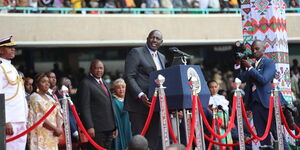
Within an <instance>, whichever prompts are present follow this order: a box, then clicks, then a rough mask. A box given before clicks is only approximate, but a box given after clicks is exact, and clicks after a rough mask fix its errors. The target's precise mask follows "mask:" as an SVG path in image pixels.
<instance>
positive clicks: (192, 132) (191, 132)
mask: <svg viewBox="0 0 300 150" xmlns="http://www.w3.org/2000/svg"><path fill="white" fill-rule="evenodd" d="M195 123H196V96H195V95H192V123H191V127H190V128H191V130H190V138H189V142H188V145H187V147H186V150H190V149H191V146H192V144H193V139H194V132H195Z"/></svg>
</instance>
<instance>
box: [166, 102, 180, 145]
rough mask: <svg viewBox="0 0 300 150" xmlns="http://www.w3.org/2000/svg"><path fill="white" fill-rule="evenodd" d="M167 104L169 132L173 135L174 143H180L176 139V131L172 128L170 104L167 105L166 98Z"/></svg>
mask: <svg viewBox="0 0 300 150" xmlns="http://www.w3.org/2000/svg"><path fill="white" fill-rule="evenodd" d="M165 100H166V101H165V104H166V113H167V119H168V128H169V131H170V135H171V138H172V140H173V142H174V143H178V141H177V139H176V136H175V134H174V130H173V128H172V124H171V120H170V115H169V110H168V104H167V98H166V97H165Z"/></svg>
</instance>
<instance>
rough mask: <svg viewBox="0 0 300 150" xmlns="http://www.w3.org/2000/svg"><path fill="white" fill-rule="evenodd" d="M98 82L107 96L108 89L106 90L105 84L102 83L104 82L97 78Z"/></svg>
mask: <svg viewBox="0 0 300 150" xmlns="http://www.w3.org/2000/svg"><path fill="white" fill-rule="evenodd" d="M99 82H100V85H101V87H102V89H103V90H104V92H105V94H106V95H107V96H109V93H108V90H107V88H106V86H105V85H104V83H103V82H102V81H101V80H99Z"/></svg>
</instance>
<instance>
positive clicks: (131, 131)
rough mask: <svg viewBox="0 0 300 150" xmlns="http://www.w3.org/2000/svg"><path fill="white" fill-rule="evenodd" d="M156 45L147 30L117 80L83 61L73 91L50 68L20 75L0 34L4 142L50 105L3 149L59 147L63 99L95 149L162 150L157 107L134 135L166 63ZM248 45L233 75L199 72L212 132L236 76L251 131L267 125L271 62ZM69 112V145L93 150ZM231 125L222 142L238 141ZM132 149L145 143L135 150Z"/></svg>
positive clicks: (295, 74) (226, 108)
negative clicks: (85, 68) (249, 55)
mask: <svg viewBox="0 0 300 150" xmlns="http://www.w3.org/2000/svg"><path fill="white" fill-rule="evenodd" d="M162 43H163V36H162V33H161V32H160V31H159V30H153V31H151V32H150V33H149V35H148V37H147V42H146V44H145V45H144V46H143V47H137V48H133V49H132V50H131V51H130V52H129V53H128V54H127V57H126V60H125V72H124V75H123V78H117V79H113V81H112V82H106V80H105V79H104V72H105V68H104V65H103V63H102V61H101V60H93V61H92V62H91V63H90V70H89V74H88V75H86V76H85V77H83V78H82V80H81V81H80V83H79V85H78V88H77V89H74V88H73V86H72V82H71V80H70V79H69V78H68V77H59V79H58V80H57V78H56V77H57V75H56V74H55V73H54V72H53V71H49V72H45V73H39V74H37V75H36V76H35V77H34V78H30V77H24V76H21V75H20V73H19V72H18V71H17V70H16V68H15V67H14V66H13V65H11V60H12V59H13V58H14V56H15V48H14V46H15V44H14V42H13V40H12V36H10V37H8V38H4V39H2V40H1V41H0V60H1V64H0V67H1V68H0V79H1V80H0V85H1V90H0V91H1V92H2V93H4V94H5V111H6V137H7V139H9V138H11V137H14V136H16V135H18V134H20V133H21V132H23V131H25V130H26V128H28V127H31V126H33V125H34V124H35V123H36V122H37V121H38V120H40V119H41V118H42V117H43V116H44V115H45V114H46V113H47V112H48V111H49V109H50V108H51V107H52V106H54V105H57V107H55V109H54V110H53V111H52V112H51V113H50V115H49V116H48V117H47V118H46V120H45V121H43V122H42V123H41V124H40V125H38V126H37V127H36V128H35V129H34V130H33V131H31V132H30V133H29V134H28V135H25V136H22V137H21V138H18V139H16V140H14V141H12V142H9V143H7V145H6V146H7V149H8V150H13V149H16V150H22V149H25V146H26V147H27V149H29V150H38V149H50V150H56V149H59V147H60V146H63V145H64V144H65V142H66V141H65V136H66V135H64V124H63V120H64V117H66V116H63V114H62V105H63V104H62V99H64V98H65V97H69V98H70V99H71V100H72V101H73V102H74V104H75V106H76V108H77V110H78V113H79V116H80V120H81V121H82V123H83V126H84V128H85V129H86V130H87V133H88V135H89V136H90V137H91V138H92V139H93V140H94V141H95V142H96V143H97V144H99V145H100V146H102V147H104V148H106V149H115V150H124V149H126V148H128V150H138V149H139V150H142V149H151V150H159V149H161V146H162V144H161V138H162V137H161V134H160V128H159V127H160V125H159V124H160V122H159V113H158V112H154V113H153V116H152V121H151V125H150V127H149V129H148V131H147V132H146V134H145V137H142V136H137V135H138V134H140V133H141V131H142V130H143V127H144V125H145V122H146V120H147V115H148V112H149V107H150V106H151V101H149V95H147V94H148V90H149V86H150V85H149V77H150V73H151V72H153V71H158V70H161V69H165V68H166V66H165V64H166V58H165V56H164V55H163V54H162V53H160V52H159V51H158V49H159V48H160V47H161V45H162ZM251 48H252V52H253V53H254V56H255V58H256V60H255V62H256V63H255V64H250V63H249V62H248V61H245V60H239V61H237V62H236V64H235V66H234V72H227V73H226V74H225V75H224V77H223V74H222V73H221V71H219V70H218V69H216V68H215V69H213V70H212V73H211V74H212V76H210V78H208V77H207V75H206V78H207V81H208V79H209V80H210V81H208V82H207V85H208V87H209V90H210V93H211V97H210V99H209V107H208V114H210V115H207V117H211V118H214V119H217V120H221V121H219V122H218V123H219V124H218V125H217V126H219V128H217V130H216V132H217V133H220V134H222V133H224V132H225V131H226V129H227V127H228V124H229V121H228V118H229V116H230V112H231V107H232V101H231V100H232V98H231V97H230V95H231V93H232V91H233V87H232V81H233V78H234V77H239V78H240V79H241V80H242V81H243V82H246V86H245V87H241V88H242V89H243V92H242V94H243V95H244V100H245V103H246V107H247V109H248V110H250V111H251V112H252V114H253V118H254V125H255V127H256V130H257V133H258V136H262V134H263V133H264V130H265V126H266V123H267V120H266V117H265V114H267V113H268V110H269V97H270V93H271V90H272V89H273V87H271V86H270V83H271V82H272V80H273V78H274V75H275V64H274V62H273V61H272V60H271V59H269V58H267V57H266V56H264V51H265V49H266V47H265V46H264V43H263V42H262V41H259V40H256V41H254V42H253V44H252V47H251ZM291 70H292V72H291V74H292V85H293V88H292V90H293V91H294V92H295V94H296V96H297V97H298V96H299V83H300V82H299V67H298V63H297V61H296V60H294V65H293V66H292V67H291ZM224 79H225V80H224ZM23 81H24V86H23V84H22V83H23ZM57 81H58V82H57ZM220 89H223V91H221V90H220ZM228 91H229V92H228ZM280 98H281V103H282V104H285V103H286V102H285V101H284V99H283V97H280ZM253 106H254V107H253ZM68 107H70V106H68ZM220 107H221V108H220ZM68 114H69V115H68V116H67V117H68V118H69V120H70V122H69V124H70V131H71V132H70V133H71V139H72V143H73V144H72V145H73V149H78V148H79V147H81V148H82V149H88V150H92V149H96V148H95V147H94V145H92V144H91V143H90V142H88V140H87V137H86V136H85V135H83V133H82V132H81V129H80V128H79V127H78V124H77V121H76V119H75V117H74V114H73V112H72V111H70V109H69V113H68ZM234 130H236V129H233V131H232V133H231V134H228V136H226V138H225V139H224V140H222V141H221V142H222V143H227V144H230V143H233V142H234V141H237V135H236V132H234ZM271 132H272V135H273V137H274V138H275V139H276V138H277V136H276V135H277V134H276V128H275V124H272V126H271ZM246 138H250V134H249V135H246ZM83 143H84V144H83ZM133 143H134V144H133ZM185 144H186V143H185ZM209 145H211V144H209V143H208V145H207V146H209ZM261 145H262V146H269V145H271V140H270V135H269V136H268V137H267V138H266V139H265V140H263V141H261ZM137 146H141V147H144V148H136V147H137ZM286 147H287V145H286V142H285V148H286ZM250 148H251V147H250ZM250 148H249V149H250ZM168 149H170V150H173V149H180V150H181V149H184V146H183V145H171V146H170V147H169V148H168ZM222 149H224V148H222Z"/></svg>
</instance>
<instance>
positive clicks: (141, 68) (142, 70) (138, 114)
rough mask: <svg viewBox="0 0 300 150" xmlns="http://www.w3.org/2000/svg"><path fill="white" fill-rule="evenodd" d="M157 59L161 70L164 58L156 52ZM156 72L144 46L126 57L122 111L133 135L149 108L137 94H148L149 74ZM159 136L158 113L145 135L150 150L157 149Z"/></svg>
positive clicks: (140, 128)
mask: <svg viewBox="0 0 300 150" xmlns="http://www.w3.org/2000/svg"><path fill="white" fill-rule="evenodd" d="M158 58H159V60H160V64H161V66H162V68H163V69H164V68H165V63H166V58H165V56H164V55H163V54H161V53H160V52H158ZM153 71H156V66H155V63H154V61H153V59H152V56H151V54H150V52H149V50H148V49H147V47H146V46H144V47H138V48H133V49H132V50H131V51H130V52H129V53H128V55H127V57H126V61H125V74H124V79H125V82H126V85H127V87H126V96H125V105H124V109H125V110H127V111H128V112H129V116H130V121H131V123H132V132H133V134H134V135H135V134H140V133H141V131H142V129H143V127H144V124H145V121H146V119H147V114H148V111H149V108H148V107H146V106H145V105H144V104H143V102H142V101H141V100H140V99H139V98H138V95H139V93H141V92H144V93H145V94H147V93H148V89H149V76H150V73H151V72H153ZM148 97H150V96H149V95H148ZM158 136H159V117H158V113H155V114H154V115H153V118H152V121H151V125H150V128H149V129H148V132H147V134H146V138H147V140H148V142H149V147H150V149H153V150H155V149H157V147H158V145H159V144H158V142H159V141H158V139H159V138H158Z"/></svg>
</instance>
